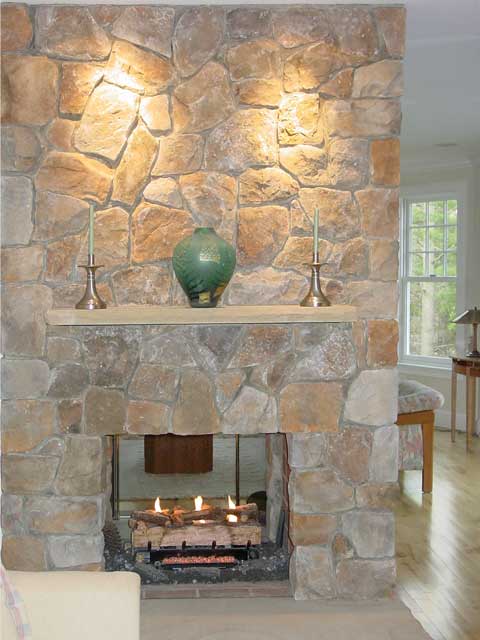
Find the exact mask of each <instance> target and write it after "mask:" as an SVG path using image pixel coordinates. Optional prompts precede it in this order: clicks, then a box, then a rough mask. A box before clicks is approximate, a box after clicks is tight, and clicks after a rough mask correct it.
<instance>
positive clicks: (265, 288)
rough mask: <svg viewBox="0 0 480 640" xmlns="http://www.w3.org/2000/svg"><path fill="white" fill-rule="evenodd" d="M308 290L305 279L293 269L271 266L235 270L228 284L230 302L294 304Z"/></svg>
mask: <svg viewBox="0 0 480 640" xmlns="http://www.w3.org/2000/svg"><path fill="white" fill-rule="evenodd" d="M307 291H308V282H307V279H306V278H305V277H304V276H302V275H300V274H299V273H295V272H293V271H277V270H276V269H272V268H271V267H269V268H267V269H260V270H258V271H255V272H254V273H240V272H237V273H236V274H235V275H234V277H233V279H232V282H231V284H230V286H229V303H230V304H296V303H298V302H299V301H300V300H301V299H302V298H303V296H305V294H306V293H307Z"/></svg>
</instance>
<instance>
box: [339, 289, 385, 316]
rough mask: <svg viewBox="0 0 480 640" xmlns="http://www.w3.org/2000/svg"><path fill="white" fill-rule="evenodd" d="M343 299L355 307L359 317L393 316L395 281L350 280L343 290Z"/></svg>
mask: <svg viewBox="0 0 480 640" xmlns="http://www.w3.org/2000/svg"><path fill="white" fill-rule="evenodd" d="M344 301H345V302H347V304H352V305H353V306H354V307H357V309H358V313H359V316H360V318H372V317H375V318H395V317H396V316H397V307H398V288H397V283H396V282H375V281H373V280H372V281H369V280H363V281H358V282H350V283H348V284H347V286H346V288H345V291H344Z"/></svg>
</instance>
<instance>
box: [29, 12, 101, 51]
mask: <svg viewBox="0 0 480 640" xmlns="http://www.w3.org/2000/svg"><path fill="white" fill-rule="evenodd" d="M36 18H37V21H36V31H35V46H36V47H37V48H38V49H40V51H43V52H45V53H48V54H50V55H57V56H62V57H64V58H76V59H78V60H99V59H102V58H106V57H107V56H108V54H109V53H110V47H111V44H110V39H109V37H108V35H107V34H106V33H105V31H104V30H103V29H102V28H101V27H100V26H99V25H98V24H97V23H96V22H95V20H94V18H93V17H92V14H91V13H90V11H89V10H88V9H87V8H85V7H54V6H50V7H39V8H38V9H37V12H36Z"/></svg>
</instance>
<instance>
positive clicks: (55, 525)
mask: <svg viewBox="0 0 480 640" xmlns="http://www.w3.org/2000/svg"><path fill="white" fill-rule="evenodd" d="M25 514H26V518H25V520H26V524H27V527H28V530H29V531H31V532H32V533H40V534H52V533H54V534H55V533H57V534H58V533H70V534H72V533H78V534H89V533H97V532H98V531H99V529H100V504H99V502H97V500H85V499H83V500H78V499H70V500H69V499H64V498H55V497H52V496H39V497H34V498H27V500H26V501H25Z"/></svg>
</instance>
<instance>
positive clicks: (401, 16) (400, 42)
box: [373, 7, 406, 58]
mask: <svg viewBox="0 0 480 640" xmlns="http://www.w3.org/2000/svg"><path fill="white" fill-rule="evenodd" d="M373 15H374V16H375V21H376V23H377V29H378V32H379V35H380V40H381V41H383V45H384V47H385V50H386V52H387V53H388V55H390V56H398V57H399V58H402V57H403V54H404V52H405V21H406V11H405V7H375V8H374V9H373Z"/></svg>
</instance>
